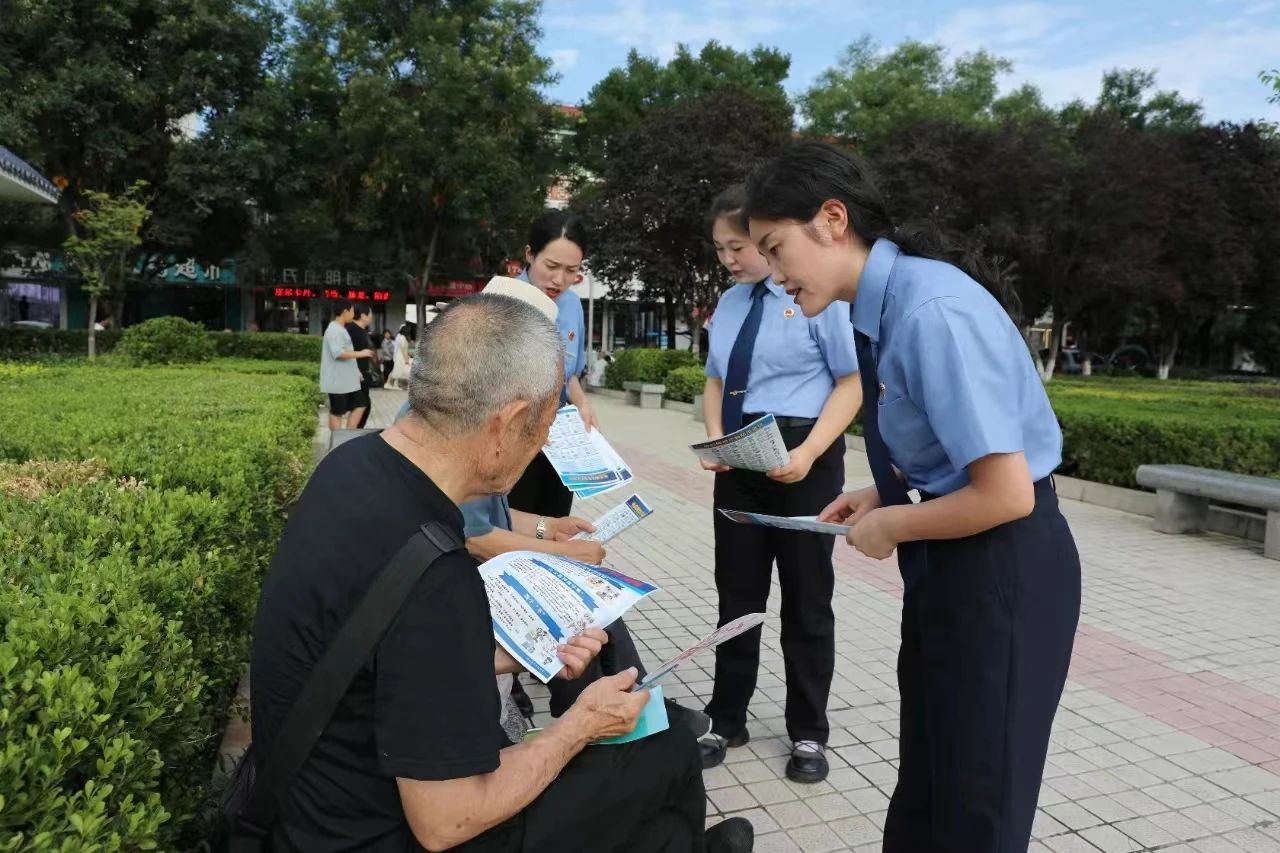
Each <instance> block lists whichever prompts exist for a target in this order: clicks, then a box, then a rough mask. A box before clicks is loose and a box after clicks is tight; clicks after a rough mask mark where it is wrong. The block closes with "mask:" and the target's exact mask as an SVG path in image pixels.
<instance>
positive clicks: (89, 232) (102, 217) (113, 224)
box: [63, 181, 149, 359]
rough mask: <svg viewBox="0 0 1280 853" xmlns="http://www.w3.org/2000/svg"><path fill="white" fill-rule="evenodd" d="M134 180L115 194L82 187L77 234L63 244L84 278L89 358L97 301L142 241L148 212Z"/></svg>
mask: <svg viewBox="0 0 1280 853" xmlns="http://www.w3.org/2000/svg"><path fill="white" fill-rule="evenodd" d="M146 186H147V184H146V182H145V181H138V182H136V183H135V184H133V186H131V187H129V189H128V190H126V191H125V192H123V193H121V194H119V195H114V196H113V195H109V194H107V193H100V192H97V191H96V190H84V191H83V193H82V206H81V208H80V209H79V210H77V211H76V212H75V221H76V229H77V231H78V232H79V233H77V234H73V235H72V236H70V237H68V238H67V240H66V242H65V243H63V249H64V251H65V252H66V255H67V262H68V264H69V265H70V266H71V267H72V268H73V269H75V270H76V271H77V272H79V273H80V275H81V276H82V277H83V278H84V289H85V291H86V292H87V293H88V294H89V358H91V359H92V358H93V357H94V356H95V355H96V345H97V338H96V335H95V327H96V325H97V322H98V302H99V301H100V300H101V299H102V298H103V297H105V296H109V295H110V294H112V293H114V292H117V291H118V290H119V289H120V288H121V287H122V286H123V284H124V279H125V276H126V275H128V274H129V271H130V270H131V269H132V268H133V266H132V258H133V252H134V250H135V249H137V247H138V246H139V245H141V244H142V236H141V231H142V225H143V223H144V222H146V220H147V215H148V213H149V211H148V209H147V200H146V199H145V198H144V197H143V192H144V191H145V190H146Z"/></svg>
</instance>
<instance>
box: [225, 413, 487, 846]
mask: <svg viewBox="0 0 1280 853" xmlns="http://www.w3.org/2000/svg"><path fill="white" fill-rule="evenodd" d="M370 479H372V480H373V481H374V482H377V483H379V484H380V488H379V490H378V491H377V493H376V496H375V497H366V496H365V494H366V493H365V490H363V489H358V488H353V487H354V486H356V485H357V484H363V483H365V482H368V481H369V480H370ZM433 520H434V521H439V522H441V523H443V524H445V525H446V526H448V527H449V528H451V529H452V530H454V531H455V532H456V533H457V534H458V536H459V537H460V538H461V536H462V533H463V521H462V513H461V512H459V510H458V508H457V507H456V506H454V505H453V503H452V502H450V500H449V499H448V497H446V496H445V494H444V493H443V492H441V491H440V490H439V489H438V488H437V487H436V485H435V484H434V483H432V482H431V480H430V479H429V478H428V477H427V476H426V474H424V473H423V472H422V470H421V469H419V468H418V467H417V466H415V465H414V464H413V463H411V462H410V461H409V460H408V459H406V458H405V457H404V456H402V455H401V454H400V453H399V452H398V451H396V450H395V449H394V448H392V447H391V446H390V445H389V444H387V443H386V442H385V441H383V439H382V438H381V436H377V435H374V436H368V437H363V438H358V439H355V440H353V441H349V442H347V443H345V444H343V445H341V446H339V447H338V448H336V449H335V450H333V452H331V453H330V454H329V455H328V456H326V457H325V459H324V460H323V461H322V462H321V463H320V466H319V467H318V468H317V469H316V471H315V474H314V475H312V477H311V481H310V482H309V483H307V487H306V489H305V490H303V493H302V496H301V498H300V499H299V501H298V503H297V505H296V506H295V507H294V508H293V511H292V512H291V513H290V516H289V523H288V526H287V527H286V528H285V532H284V536H283V538H282V539H281V541H280V547H279V549H278V550H277V551H276V554H275V557H274V559H273V560H272V562H271V568H270V570H269V571H268V573H267V577H266V581H265V583H264V585H263V590H262V599H261V601H260V602H259V605H258V614H257V619H256V623H255V626H254V638H253V663H252V667H251V670H250V671H251V673H252V690H251V697H252V699H251V701H252V708H253V740H254V749H255V751H258V755H259V757H260V758H259V760H265V757H266V756H267V755H269V754H270V750H271V748H272V745H273V743H274V739H275V735H276V732H277V731H278V729H279V727H280V725H281V724H282V722H283V720H284V717H285V715H286V714H287V713H288V710H289V707H290V705H291V704H292V703H293V700H294V697H296V696H297V695H298V693H299V692H301V690H302V685H303V683H304V682H305V680H306V678H307V676H308V675H309V674H310V673H311V671H312V669H313V668H314V667H315V664H316V663H317V662H318V661H319V659H320V657H321V655H322V654H323V652H324V650H325V648H326V647H327V646H328V644H329V643H330V641H332V639H333V638H334V636H335V635H336V634H337V632H338V630H339V628H340V627H341V626H342V624H343V623H344V622H345V621H346V619H347V617H348V615H350V613H351V611H352V610H353V609H354V608H355V605H356V604H357V602H358V601H359V600H360V598H361V596H362V595H363V594H364V592H365V590H367V589H368V588H369V586H370V585H371V584H372V583H373V580H374V578H375V577H376V576H377V574H378V573H379V572H380V571H382V569H383V568H384V567H385V566H386V564H387V563H388V562H389V561H390V560H391V558H392V557H393V556H394V555H395V553H396V552H397V551H399V550H400V547H401V546H402V545H403V544H404V543H405V541H406V540H407V539H408V538H409V536H410V535H412V534H413V533H414V531H415V530H417V529H418V528H419V526H421V525H422V524H425V523H426V522H428V521H433ZM432 572H445V573H447V575H448V577H447V578H446V579H445V580H444V582H443V585H442V586H437V587H436V588H435V590H434V591H433V592H431V593H430V594H429V595H427V594H424V593H423V590H424V585H425V579H426V578H427V577H428V576H429V575H430V574H431V573H432ZM493 654H494V639H493V629H492V625H491V623H490V617H489V600H488V598H487V597H486V595H485V591H484V582H483V581H482V580H481V578H480V573H479V572H478V571H477V570H476V562H475V561H474V560H473V559H472V558H471V557H470V556H469V555H467V554H466V552H465V551H458V552H455V553H454V554H451V555H449V556H447V557H445V558H443V559H442V560H440V561H437V562H436V564H435V566H434V567H432V569H431V570H430V571H429V572H427V573H426V574H424V576H423V580H421V581H419V583H418V586H417V588H416V589H415V593H414V594H412V595H410V596H409V598H408V599H407V600H406V601H405V602H404V605H403V606H402V607H401V609H400V611H399V613H398V615H397V616H396V618H395V621H393V622H392V624H391V627H390V628H389V629H388V631H387V633H386V635H385V636H384V637H383V639H382V642H381V644H380V645H379V647H378V650H377V652H376V653H375V654H374V656H373V658H372V659H371V660H370V662H369V665H368V666H366V668H365V669H364V670H362V671H361V672H360V674H359V675H357V676H356V679H355V681H354V682H353V684H352V686H351V688H350V690H349V691H348V692H347V695H346V697H345V698H344V699H343V701H342V703H341V705H340V706H339V708H338V711H337V713H336V714H335V715H334V718H333V720H332V721H331V722H330V723H329V725H328V727H327V728H326V729H325V732H324V734H323V735H322V736H321V738H320V740H319V741H318V742H317V744H316V747H315V749H314V750H313V751H312V753H311V756H310V758H309V760H308V761H307V764H306V766H304V767H303V769H302V771H301V772H300V773H299V775H298V777H297V779H296V781H295V782H294V784H293V785H292V787H291V789H290V794H289V797H288V801H287V803H286V804H285V807H284V809H283V810H282V812H281V821H280V824H279V825H278V826H277V828H276V833H275V845H276V847H275V849H277V850H302V851H307V853H311V851H338V850H377V851H393V850H394V851H403V850H419V849H421V848H419V847H418V845H417V842H416V841H415V840H414V838H413V834H412V832H411V831H410V829H409V825H408V822H407V820H406V818H405V815H404V811H403V809H402V808H401V805H400V795H399V791H398V790H397V787H396V777H404V778H411V779H422V780H440V779H455V778H461V777H466V776H475V775H479V774H482V773H489V772H492V771H494V770H496V769H497V768H498V764H499V756H498V752H499V750H500V749H501V748H502V747H504V746H507V745H508V740H507V738H506V736H505V735H504V733H503V731H502V727H501V725H500V724H499V722H498V718H499V713H500V703H499V699H498V691H497V687H496V684H495V681H494V673H493Z"/></svg>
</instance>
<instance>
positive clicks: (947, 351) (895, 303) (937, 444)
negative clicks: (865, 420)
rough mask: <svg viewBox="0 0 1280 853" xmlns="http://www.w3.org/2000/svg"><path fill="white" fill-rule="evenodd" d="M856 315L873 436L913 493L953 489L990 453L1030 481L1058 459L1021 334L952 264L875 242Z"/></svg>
mask: <svg viewBox="0 0 1280 853" xmlns="http://www.w3.org/2000/svg"><path fill="white" fill-rule="evenodd" d="M852 320H853V325H854V328H855V329H857V331H859V332H861V333H862V334H865V335H866V336H867V337H868V338H869V339H870V343H871V345H872V349H873V351H874V353H875V358H876V367H877V374H878V378H879V380H880V389H879V390H880V394H879V400H878V401H876V402H877V405H878V406H879V409H878V412H879V414H878V423H879V425H880V433H881V435H882V436H883V437H884V442H885V445H886V446H887V447H888V449H889V453H890V455H891V456H892V457H893V462H894V464H895V465H897V466H898V468H899V469H900V470H901V471H902V472H903V473H904V474H905V475H906V478H907V482H908V483H909V484H910V485H911V487H912V488H916V489H920V490H922V491H925V492H929V493H930V494H935V495H945V494H950V493H951V492H954V491H956V490H957V489H959V488H961V487H963V486H965V485H967V484H968V482H969V473H968V470H967V469H968V467H969V466H970V465H971V464H973V463H974V462H976V461H977V460H979V459H981V458H982V457H984V456H990V455H993V454H999V453H1018V452H1021V453H1023V454H1024V455H1025V456H1026V459H1027V465H1028V467H1029V468H1030V469H1031V476H1032V478H1033V479H1036V480H1039V479H1042V478H1044V477H1047V476H1049V475H1050V474H1052V473H1053V471H1054V469H1056V468H1057V467H1058V465H1059V464H1060V463H1061V461H1062V431H1061V429H1060V428H1059V426H1058V421H1057V418H1056V417H1055V416H1054V413H1053V408H1052V406H1051V405H1050V404H1049V396H1048V394H1046V393H1045V389H1044V384H1043V383H1042V382H1041V381H1040V377H1039V375H1038V374H1037V373H1036V369H1035V366H1034V364H1033V363H1032V361H1031V352H1030V350H1029V349H1028V348H1027V344H1026V341H1025V340H1024V339H1023V337H1022V333H1021V332H1019V331H1018V328H1017V327H1016V326H1015V325H1014V324H1013V321H1012V320H1010V319H1009V315H1008V314H1007V313H1006V312H1005V310H1004V308H1003V307H1002V306H1001V305H1000V303H999V302H997V301H996V299H995V297H993V296H992V295H991V294H990V293H988V292H987V290H986V289H985V288H984V287H983V286H982V285H981V284H979V283H978V282H976V281H974V280H973V279H972V278H970V277H969V276H967V275H965V273H964V272H962V271H961V270H960V269H958V268H956V267H954V266H952V265H951V264H947V263H943V262H941V261H934V260H929V259H926V258H918V257H914V256H910V255H904V254H902V252H901V251H900V250H899V248H898V247H897V246H896V245H895V244H894V243H893V242H891V241H889V240H883V239H882V240H877V241H876V243H875V245H874V246H873V247H872V249H871V255H870V257H868V258H867V263H866V265H865V267H864V268H863V271H862V275H861V277H860V278H859V279H858V292H857V295H856V296H855V297H854V303H853V309H852ZM870 404H871V403H870V401H868V402H865V403H864V404H863V405H870Z"/></svg>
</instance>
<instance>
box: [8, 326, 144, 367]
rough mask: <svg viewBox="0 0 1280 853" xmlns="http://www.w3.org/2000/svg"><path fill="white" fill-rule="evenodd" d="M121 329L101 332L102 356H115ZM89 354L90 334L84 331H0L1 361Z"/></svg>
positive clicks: (96, 339)
mask: <svg viewBox="0 0 1280 853" xmlns="http://www.w3.org/2000/svg"><path fill="white" fill-rule="evenodd" d="M120 335H121V332H120V331H119V330H118V329H112V330H110V331H102V332H98V334H97V335H96V336H95V339H94V340H95V345H96V346H97V351H98V354H99V355H101V354H103V353H108V352H111V351H112V350H113V349H115V347H116V344H118V343H119V342H120ZM88 353H89V333H88V332H87V331H86V330H84V329H0V360H3V359H23V358H29V357H31V356H51V355H59V356H69V357H71V358H83V357H84V356H86V355H88Z"/></svg>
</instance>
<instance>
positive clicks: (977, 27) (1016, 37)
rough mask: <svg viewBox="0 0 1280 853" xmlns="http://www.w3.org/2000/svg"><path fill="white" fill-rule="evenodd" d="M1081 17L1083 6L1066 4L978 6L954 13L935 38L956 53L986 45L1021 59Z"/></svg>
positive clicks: (1008, 55)
mask: <svg viewBox="0 0 1280 853" xmlns="http://www.w3.org/2000/svg"><path fill="white" fill-rule="evenodd" d="M1081 16H1082V12H1081V10H1080V9H1079V8H1077V7H1075V6H1067V5H1062V4H1050V3H1013V4H1009V5H1004V6H989V7H977V6H974V7H970V8H966V9H961V10H959V11H957V12H955V13H954V14H952V16H951V17H950V18H948V19H947V21H946V22H945V23H944V24H943V25H942V26H941V27H940V28H939V29H938V31H937V32H936V33H935V34H934V36H933V40H934V41H938V42H941V43H942V44H944V45H946V46H947V47H948V48H949V49H951V50H953V51H955V52H956V53H969V52H972V51H975V50H978V49H979V48H986V49H987V50H989V51H991V52H992V53H995V54H997V55H998V56H1003V57H1006V58H1008V59H1012V60H1015V61H1018V60H1022V59H1027V58H1029V57H1030V56H1032V55H1034V54H1035V53H1036V52H1037V51H1038V50H1039V48H1040V47H1041V46H1042V45H1043V43H1044V42H1045V40H1046V39H1048V38H1049V37H1051V36H1054V37H1061V36H1062V34H1063V29H1062V28H1063V26H1064V25H1066V24H1068V23H1069V22H1070V21H1073V20H1075V19H1077V18H1080V17H1081Z"/></svg>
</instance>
